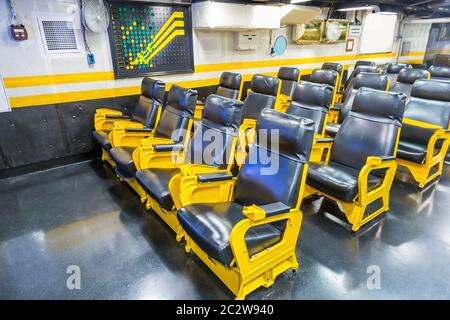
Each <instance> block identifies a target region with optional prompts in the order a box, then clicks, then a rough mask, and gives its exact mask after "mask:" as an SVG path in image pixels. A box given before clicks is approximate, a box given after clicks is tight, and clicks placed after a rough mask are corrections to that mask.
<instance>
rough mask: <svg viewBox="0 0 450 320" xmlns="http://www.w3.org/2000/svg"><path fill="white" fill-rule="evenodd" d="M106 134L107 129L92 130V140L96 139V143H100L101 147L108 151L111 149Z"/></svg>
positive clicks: (107, 133) (107, 132)
mask: <svg viewBox="0 0 450 320" xmlns="http://www.w3.org/2000/svg"><path fill="white" fill-rule="evenodd" d="M108 135H109V131H101V130H96V131H94V132H92V136H93V137H94V140H95V141H97V143H98V144H99V145H101V146H102V148H103V149H105V150H106V151H109V150H110V149H111V143H110V142H109V140H108Z"/></svg>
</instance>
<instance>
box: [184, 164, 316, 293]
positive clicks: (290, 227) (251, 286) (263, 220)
mask: <svg viewBox="0 0 450 320" xmlns="http://www.w3.org/2000/svg"><path fill="white" fill-rule="evenodd" d="M307 172H308V165H307V164H305V167H304V169H303V173H302V177H301V184H300V188H299V189H300V190H299V196H298V201H297V204H296V206H295V208H293V209H290V210H289V211H288V212H286V213H280V214H277V215H273V216H270V217H267V216H266V212H265V211H264V210H263V209H262V208H261V207H258V206H256V205H252V206H248V207H244V210H243V214H244V215H245V216H246V218H244V219H242V220H241V221H239V222H238V223H237V224H236V225H235V226H234V227H233V229H232V231H231V233H230V247H231V251H232V252H233V256H234V260H233V261H232V262H231V265H230V266H229V267H225V266H224V265H222V264H221V263H220V262H218V261H216V260H214V259H212V258H210V257H208V255H207V254H206V253H205V252H204V251H203V250H202V249H201V248H200V247H199V246H198V245H197V244H196V243H195V242H194V241H193V240H192V239H191V238H189V236H188V235H185V236H184V237H185V240H186V247H185V250H186V252H191V251H193V252H194V253H195V254H196V255H197V256H198V257H199V258H200V259H201V260H202V261H203V262H204V263H205V264H206V265H207V266H208V267H209V268H210V269H211V271H213V272H214V273H215V274H216V275H217V276H218V277H219V278H220V280H221V281H222V282H223V283H224V284H225V285H226V286H227V287H228V288H229V289H230V290H231V291H232V292H233V293H234V295H235V296H236V299H244V298H245V296H246V295H248V294H249V293H251V292H252V291H254V290H255V289H257V288H259V287H260V286H264V287H266V288H268V287H270V286H271V285H272V284H273V283H274V282H275V279H276V277H277V276H278V275H280V274H281V273H283V272H285V271H286V270H289V269H297V268H298V261H297V257H296V254H295V248H296V245H297V239H298V236H299V232H300V228H301V223H302V219H303V213H302V211H301V210H300V205H301V201H302V196H303V192H304V190H305V189H304V188H305V181H306V174H307ZM230 197H231V194H230ZM230 200H231V198H230V199H229V200H227V199H225V197H224V200H222V201H230ZM277 221H286V227H285V230H284V232H283V235H282V237H281V240H280V241H279V242H278V243H276V244H274V245H273V246H271V247H269V248H267V249H265V250H263V251H261V252H259V253H257V254H254V255H252V256H250V253H249V251H248V248H247V244H246V243H245V235H246V234H247V232H248V230H249V229H251V228H253V227H256V226H259V225H264V224H268V223H273V222H277Z"/></svg>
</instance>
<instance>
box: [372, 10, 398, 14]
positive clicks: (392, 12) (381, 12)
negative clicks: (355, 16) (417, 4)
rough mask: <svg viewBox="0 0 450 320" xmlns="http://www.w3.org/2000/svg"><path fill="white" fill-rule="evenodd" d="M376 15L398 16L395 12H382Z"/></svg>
mask: <svg viewBox="0 0 450 320" xmlns="http://www.w3.org/2000/svg"><path fill="white" fill-rule="evenodd" d="M376 14H384V15H397V14H398V13H397V12H393V11H380V12H377V13H376Z"/></svg>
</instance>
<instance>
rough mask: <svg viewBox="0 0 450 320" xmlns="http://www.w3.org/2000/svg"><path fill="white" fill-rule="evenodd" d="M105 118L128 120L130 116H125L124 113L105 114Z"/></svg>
mask: <svg viewBox="0 0 450 320" xmlns="http://www.w3.org/2000/svg"><path fill="white" fill-rule="evenodd" d="M105 118H106V119H114V120H115V119H122V120H129V119H130V117H129V116H125V115H118V114H105Z"/></svg>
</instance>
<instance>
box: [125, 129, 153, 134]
mask: <svg viewBox="0 0 450 320" xmlns="http://www.w3.org/2000/svg"><path fill="white" fill-rule="evenodd" d="M125 131H126V132H136V133H152V132H153V130H152V129H148V128H125Z"/></svg>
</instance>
